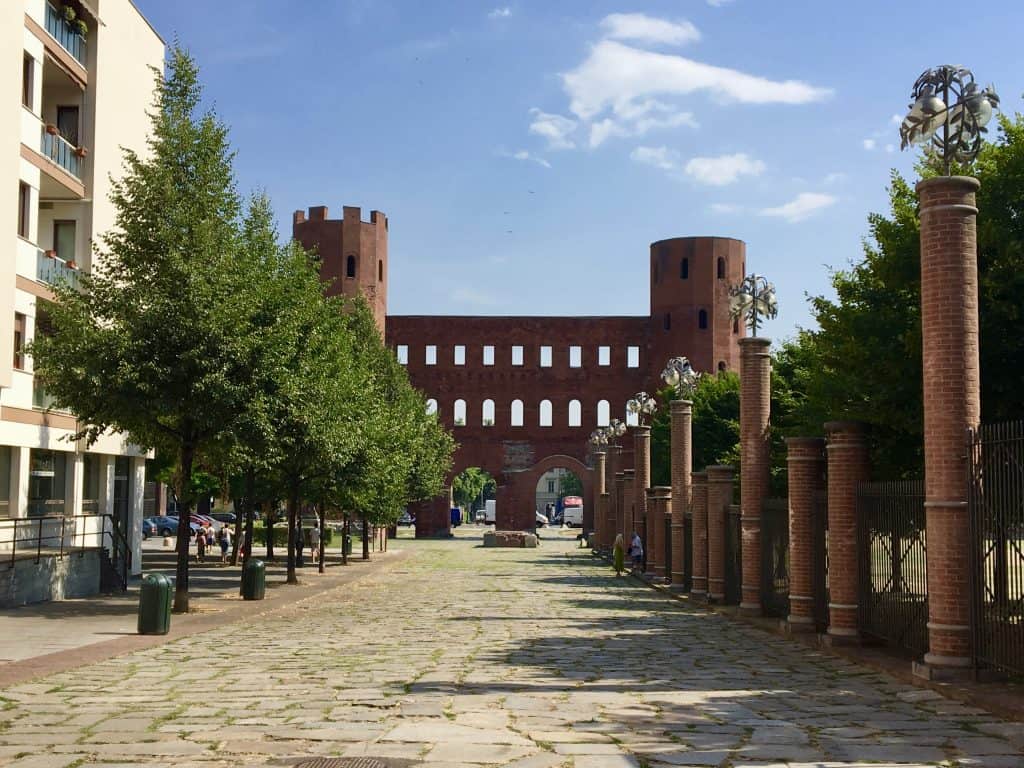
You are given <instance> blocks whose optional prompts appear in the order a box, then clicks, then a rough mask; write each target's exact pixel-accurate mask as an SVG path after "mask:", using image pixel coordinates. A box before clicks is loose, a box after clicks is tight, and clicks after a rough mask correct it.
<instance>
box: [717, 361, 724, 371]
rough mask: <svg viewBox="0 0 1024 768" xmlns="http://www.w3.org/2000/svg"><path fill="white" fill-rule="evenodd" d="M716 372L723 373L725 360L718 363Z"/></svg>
mask: <svg viewBox="0 0 1024 768" xmlns="http://www.w3.org/2000/svg"><path fill="white" fill-rule="evenodd" d="M718 372H719V373H725V360H719V361H718Z"/></svg>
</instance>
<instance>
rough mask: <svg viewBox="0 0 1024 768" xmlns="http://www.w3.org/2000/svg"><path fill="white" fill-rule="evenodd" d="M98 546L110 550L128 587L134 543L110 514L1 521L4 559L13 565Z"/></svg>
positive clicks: (0, 559)
mask: <svg viewBox="0 0 1024 768" xmlns="http://www.w3.org/2000/svg"><path fill="white" fill-rule="evenodd" d="M8 547H9V548H10V549H9V550H8ZM94 549H106V550H107V552H108V556H109V558H110V561H111V564H112V565H113V567H114V569H115V570H116V571H117V574H118V579H119V580H120V581H121V584H122V586H123V587H126V586H127V585H128V572H129V570H130V569H131V560H132V551H131V546H130V545H129V543H128V540H127V538H126V537H125V533H124V532H123V531H121V530H119V529H118V527H117V526H116V525H115V524H114V521H113V518H112V517H111V516H110V515H74V516H65V515H48V516H44V517H30V518H15V519H8V520H5V521H3V522H2V523H0V563H7V564H8V565H9V567H11V568H13V567H14V564H15V563H16V562H17V561H18V560H22V559H30V560H34V561H35V562H36V563H39V562H40V561H41V560H42V558H43V557H44V556H45V557H57V558H63V557H65V556H66V555H71V554H76V553H77V554H79V555H82V554H84V553H85V551H86V550H94Z"/></svg>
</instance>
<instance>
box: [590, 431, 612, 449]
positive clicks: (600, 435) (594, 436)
mask: <svg viewBox="0 0 1024 768" xmlns="http://www.w3.org/2000/svg"><path fill="white" fill-rule="evenodd" d="M590 444H591V445H593V446H594V448H595V449H597V450H600V449H601V446H603V445H608V432H607V427H598V428H597V429H595V430H594V431H593V432H591V433H590Z"/></svg>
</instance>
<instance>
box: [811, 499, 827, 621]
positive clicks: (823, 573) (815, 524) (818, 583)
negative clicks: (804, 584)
mask: <svg viewBox="0 0 1024 768" xmlns="http://www.w3.org/2000/svg"><path fill="white" fill-rule="evenodd" d="M811 535H812V537H813V538H812V550H811V569H812V570H811V583H812V587H813V589H814V594H813V598H814V622H815V625H816V628H817V630H818V631H819V632H824V631H825V629H826V628H827V627H828V600H829V590H828V491H825V490H820V491H817V492H816V493H815V494H814V515H813V517H812V518H811Z"/></svg>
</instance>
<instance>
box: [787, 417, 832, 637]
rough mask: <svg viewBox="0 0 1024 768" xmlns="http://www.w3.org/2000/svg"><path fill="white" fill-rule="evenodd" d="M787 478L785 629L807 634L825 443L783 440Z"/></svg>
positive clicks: (814, 439)
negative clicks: (787, 546) (815, 531)
mask: <svg viewBox="0 0 1024 768" xmlns="http://www.w3.org/2000/svg"><path fill="white" fill-rule="evenodd" d="M786 460H787V473H788V475H789V477H788V481H789V618H788V621H789V626H790V629H791V630H792V631H794V632H811V631H813V630H814V629H815V623H814V530H815V526H814V515H815V514H816V512H817V505H816V504H815V502H814V497H815V494H817V493H818V492H820V491H821V490H823V489H824V486H825V441H824V440H823V439H822V438H820V437H790V438H786Z"/></svg>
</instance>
